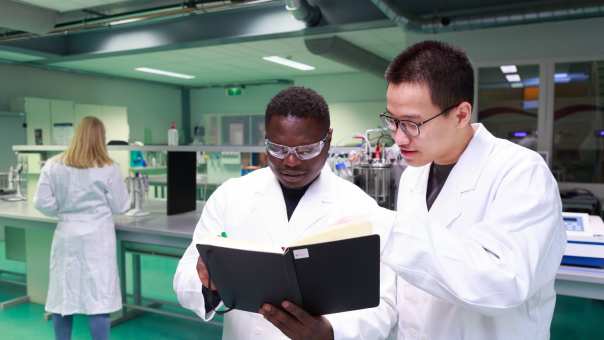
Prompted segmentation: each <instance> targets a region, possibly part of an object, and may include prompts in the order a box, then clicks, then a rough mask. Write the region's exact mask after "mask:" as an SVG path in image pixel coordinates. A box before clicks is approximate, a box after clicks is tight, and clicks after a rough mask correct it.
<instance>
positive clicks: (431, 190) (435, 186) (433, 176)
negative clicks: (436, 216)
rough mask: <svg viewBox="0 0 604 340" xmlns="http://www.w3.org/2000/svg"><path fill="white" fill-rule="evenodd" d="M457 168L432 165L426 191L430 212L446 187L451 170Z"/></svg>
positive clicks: (449, 165) (451, 165)
mask: <svg viewBox="0 0 604 340" xmlns="http://www.w3.org/2000/svg"><path fill="white" fill-rule="evenodd" d="M454 166H455V163H454V164H447V165H438V164H436V163H432V165H431V166H430V175H429V176H428V189H427V190H426V206H428V210H430V208H431V207H432V204H433V203H434V201H435V200H436V197H438V194H439V193H440V190H441V189H442V188H443V186H444V185H445V182H446V181H447V177H449V174H450V173H451V170H452V169H453V167H454Z"/></svg>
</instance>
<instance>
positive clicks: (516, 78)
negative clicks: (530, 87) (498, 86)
mask: <svg viewBox="0 0 604 340" xmlns="http://www.w3.org/2000/svg"><path fill="white" fill-rule="evenodd" d="M505 79H507V80H508V81H509V82H510V83H511V82H514V81H520V76H519V75H517V74H506V75H505Z"/></svg>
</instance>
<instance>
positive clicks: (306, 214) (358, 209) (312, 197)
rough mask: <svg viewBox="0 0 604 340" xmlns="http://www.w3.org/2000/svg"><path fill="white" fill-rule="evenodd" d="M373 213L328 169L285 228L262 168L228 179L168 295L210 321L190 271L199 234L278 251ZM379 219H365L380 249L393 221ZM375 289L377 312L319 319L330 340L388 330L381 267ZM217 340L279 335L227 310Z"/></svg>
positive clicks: (390, 280) (387, 216)
mask: <svg viewBox="0 0 604 340" xmlns="http://www.w3.org/2000/svg"><path fill="white" fill-rule="evenodd" d="M376 208H377V205H376V203H375V201H374V200H373V199H371V198H370V197H369V196H367V195H366V194H365V193H364V192H363V191H362V190H361V189H359V188H358V187H356V186H355V185H354V184H352V183H350V182H347V181H345V180H343V179H341V178H339V177H337V176H336V175H334V174H333V173H332V172H331V171H330V170H329V169H324V170H323V171H322V172H321V175H320V176H319V178H318V179H317V180H316V181H315V182H314V183H313V184H312V185H311V186H310V187H309V188H308V190H307V191H306V193H305V194H304V196H303V197H302V199H301V200H300V202H299V204H298V206H297V207H296V209H295V211H294V213H293V215H292V216H291V219H290V221H289V222H288V220H287V213H286V208H285V201H284V199H283V194H282V192H281V188H280V186H279V184H278V181H277V179H276V177H275V176H274V174H273V173H272V171H271V170H270V169H269V168H264V169H260V170H256V171H254V172H252V173H250V174H248V175H246V176H244V177H241V178H237V179H231V180H228V181H227V182H225V183H224V184H223V185H221V186H220V187H219V188H218V189H217V190H216V192H214V194H213V195H212V196H211V197H210V199H209V200H208V202H207V203H206V205H205V207H204V210H203V213H202V215H201V219H200V220H199V223H198V224H197V227H196V229H195V233H194V235H193V242H192V243H191V245H190V246H189V247H188V248H187V250H186V252H185V254H184V255H183V257H182V259H181V260H180V262H179V264H178V268H177V270H176V274H175V276H174V291H175V292H176V295H177V296H178V300H179V302H180V304H181V305H182V306H184V307H186V308H188V309H191V310H192V311H194V312H195V313H197V315H199V317H201V318H202V319H204V320H209V319H211V318H212V317H213V316H214V312H212V313H209V314H208V315H206V312H205V308H204V299H203V295H202V285H201V282H200V280H199V277H198V275H197V271H196V264H197V259H198V253H197V250H196V249H195V244H196V243H197V241H196V240H199V239H200V238H201V237H202V235H203V234H206V233H211V234H213V235H219V234H220V233H221V232H222V231H226V233H227V234H228V237H229V238H236V239H242V240H248V241H254V242H259V243H264V244H266V243H269V244H272V245H275V246H283V245H286V244H289V243H291V242H292V241H294V240H297V239H300V238H302V237H305V236H308V235H312V234H314V233H317V232H320V231H323V230H325V229H327V228H328V227H329V226H331V225H332V224H334V223H336V222H338V221H339V220H342V219H343V218H346V217H350V216H359V215H364V214H367V213H369V212H372V211H374V210H376ZM382 213H383V214H384V215H383V216H382V217H384V218H383V219H381V217H376V216H372V218H371V221H372V222H374V224H375V223H380V224H381V225H380V227H379V229H380V230H382V233H383V234H382V235H380V236H381V237H382V247H383V245H384V242H385V241H384V235H387V234H388V233H389V231H390V230H391V225H392V223H393V219H394V216H393V214H392V212H389V211H387V210H386V211H384V210H382ZM377 220H381V221H383V223H381V222H376V221H377ZM376 229H378V228H376ZM380 284H381V301H380V305H379V306H378V307H376V308H370V309H365V310H361V311H356V312H346V313H338V314H331V315H327V316H326V317H327V319H328V320H329V321H330V323H331V325H332V327H333V330H334V335H335V338H336V339H371V340H374V339H384V338H386V337H388V336H389V334H390V331H391V328H392V327H393V326H394V325H395V324H396V310H395V306H394V303H395V288H396V285H395V279H394V273H393V272H392V271H391V270H390V269H389V268H387V267H386V266H382V273H381V278H380ZM223 339H224V340H245V339H263V340H270V339H286V337H285V335H283V333H281V332H280V331H279V330H278V329H277V328H276V327H274V326H273V325H272V324H271V323H270V322H268V321H266V320H265V319H264V318H263V317H262V315H260V314H256V313H249V312H244V311H239V310H233V311H230V312H228V313H227V314H225V316H224V328H223Z"/></svg>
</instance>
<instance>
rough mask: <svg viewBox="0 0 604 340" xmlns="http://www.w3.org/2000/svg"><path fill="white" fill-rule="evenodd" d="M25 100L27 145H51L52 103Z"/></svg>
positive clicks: (46, 100)
mask: <svg viewBox="0 0 604 340" xmlns="http://www.w3.org/2000/svg"><path fill="white" fill-rule="evenodd" d="M23 100H24V105H23V106H24V107H23V108H24V111H25V121H26V122H27V144H30V145H36V144H40V142H41V144H44V145H49V144H51V141H52V139H51V131H52V130H51V128H50V126H51V122H50V101H49V100H48V99H42V98H31V97H28V98H24V99H23ZM36 135H37V136H38V138H36ZM36 142H37V143H36Z"/></svg>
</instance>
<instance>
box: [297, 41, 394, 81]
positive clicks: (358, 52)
mask: <svg viewBox="0 0 604 340" xmlns="http://www.w3.org/2000/svg"><path fill="white" fill-rule="evenodd" d="M304 44H305V45H306V48H307V49H308V50H309V51H310V52H311V53H312V54H315V55H318V56H321V57H323V58H327V59H330V60H333V61H335V62H338V63H340V64H344V65H347V66H350V67H352V68H355V69H357V70H360V71H365V72H368V73H371V74H373V75H376V76H378V77H380V78H383V77H384V72H385V71H386V68H387V67H388V64H389V62H388V60H386V59H384V58H382V57H380V56H377V55H375V54H373V53H371V52H369V51H367V50H364V49H362V48H360V47H358V46H356V45H354V44H351V43H349V42H348V41H346V40H344V39H341V38H339V37H336V36H333V37H328V38H316V39H305V40H304Z"/></svg>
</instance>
